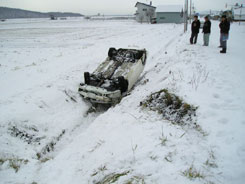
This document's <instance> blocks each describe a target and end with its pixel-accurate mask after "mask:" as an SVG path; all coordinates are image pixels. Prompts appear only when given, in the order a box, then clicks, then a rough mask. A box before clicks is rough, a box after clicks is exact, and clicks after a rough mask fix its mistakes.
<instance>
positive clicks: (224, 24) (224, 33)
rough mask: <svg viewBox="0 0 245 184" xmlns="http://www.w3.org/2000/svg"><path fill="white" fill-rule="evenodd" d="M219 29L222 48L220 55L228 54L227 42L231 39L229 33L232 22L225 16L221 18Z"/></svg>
mask: <svg viewBox="0 0 245 184" xmlns="http://www.w3.org/2000/svg"><path fill="white" fill-rule="evenodd" d="M219 28H220V47H221V48H222V50H221V51H220V53H226V50H227V40H228V38H229V31H230V22H229V21H228V20H227V18H226V16H225V15H223V16H222V18H221V22H220V24H219Z"/></svg>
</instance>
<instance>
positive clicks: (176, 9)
mask: <svg viewBox="0 0 245 184" xmlns="http://www.w3.org/2000/svg"><path fill="white" fill-rule="evenodd" d="M156 21H157V23H176V24H179V23H183V22H184V16H183V6H182V5H160V6H157V8H156Z"/></svg>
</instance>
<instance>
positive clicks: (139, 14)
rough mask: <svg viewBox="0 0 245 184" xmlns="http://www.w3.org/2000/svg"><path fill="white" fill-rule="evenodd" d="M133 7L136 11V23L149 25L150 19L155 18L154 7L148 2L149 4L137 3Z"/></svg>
mask: <svg viewBox="0 0 245 184" xmlns="http://www.w3.org/2000/svg"><path fill="white" fill-rule="evenodd" d="M135 7H136V8H137V11H136V13H135V18H136V21H137V22H140V23H142V22H148V23H150V22H151V20H152V18H154V17H155V10H156V7H154V6H152V2H150V4H145V3H140V2H137V3H136V5H135Z"/></svg>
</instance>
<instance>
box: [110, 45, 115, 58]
mask: <svg viewBox="0 0 245 184" xmlns="http://www.w3.org/2000/svg"><path fill="white" fill-rule="evenodd" d="M116 54H117V50H116V49H115V48H113V47H112V48H110V49H109V51H108V56H109V57H110V58H112V57H113V56H115V55H116Z"/></svg>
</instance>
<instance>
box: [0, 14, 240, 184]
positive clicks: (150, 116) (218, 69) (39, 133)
mask: <svg viewBox="0 0 245 184" xmlns="http://www.w3.org/2000/svg"><path fill="white" fill-rule="evenodd" d="M212 23H213V25H212V26H213V27H212V34H211V43H210V46H209V47H203V46H202V39H201V34H200V37H199V40H198V44H197V45H189V43H188V40H189V36H190V32H188V33H187V34H183V33H182V32H183V26H182V25H175V24H159V25H150V24H137V23H135V22H134V21H86V20H83V19H71V20H64V21H49V20H44V19H43V20H42V19H39V20H9V21H7V22H4V23H1V27H0V48H1V49H0V92H1V93H0V146H1V150H0V183H33V184H34V183H38V184H47V183H50V184H54V183H57V184H68V183H74V184H78V183H79V184H81V183H82V184H83V183H84V184H85V183H86V184H87V183H150V184H151V183H156V184H162V183H166V184H172V183H185V184H187V183H205V184H207V183H209V184H211V183H215V184H216V183H222V184H224V183H227V184H229V183H236V184H242V183H243V182H244V179H245V166H244V165H245V143H244V129H245V118H244V113H245V105H244V103H245V97H244V95H243V94H244V92H245V84H244V82H243V80H244V79H245V74H244V72H243V70H244V69H245V63H244V53H243V52H244V51H243V50H244V45H243V42H244V38H245V37H244V36H245V35H244V34H245V32H244V30H245V25H244V24H242V25H241V26H239V25H238V24H236V23H234V24H232V25H231V35H230V40H229V41H228V53H227V54H226V55H221V54H220V53H219V49H218V48H217V46H218V45H219V29H218V22H212ZM109 47H116V48H138V49H141V48H146V49H147V51H148V59H147V64H146V67H145V71H144V73H143V75H142V78H141V80H140V81H139V83H137V86H136V87H135V88H134V90H133V91H132V92H131V94H130V95H128V96H126V97H125V98H123V100H122V101H121V103H120V104H118V105H116V106H115V107H111V108H110V109H108V110H107V111H102V112H98V113H92V114H89V115H86V111H87V110H88V108H89V104H88V103H87V102H84V101H83V100H82V99H81V98H80V96H79V95H78V94H77V89H78V85H79V83H80V82H81V81H82V80H83V72H84V71H93V70H94V69H95V68H96V67H97V66H98V64H99V63H100V62H102V61H103V60H104V59H105V57H106V55H107V51H108V49H109ZM164 88H165V89H168V91H169V92H171V93H174V94H176V95H178V96H180V97H181V98H182V99H183V100H184V101H186V102H188V103H190V104H193V105H194V106H198V107H199V108H198V110H197V117H196V123H197V126H195V128H193V126H180V125H176V124H173V123H171V122H169V121H167V120H164V119H163V118H162V115H159V114H157V113H155V112H152V111H149V110H147V109H144V108H142V107H141V106H140V102H141V101H143V100H144V99H146V98H147V96H149V95H150V94H151V93H153V92H156V91H159V90H161V89H164Z"/></svg>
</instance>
